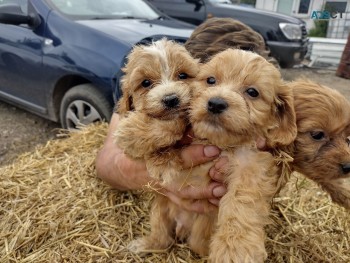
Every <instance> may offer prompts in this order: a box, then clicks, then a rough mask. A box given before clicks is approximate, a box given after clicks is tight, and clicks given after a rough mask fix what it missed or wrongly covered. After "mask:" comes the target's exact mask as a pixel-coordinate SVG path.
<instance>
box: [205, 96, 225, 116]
mask: <svg viewBox="0 0 350 263" xmlns="http://www.w3.org/2000/svg"><path fill="white" fill-rule="evenodd" d="M227 107H228V104H227V102H226V101H225V100H223V99H221V98H211V99H210V100H209V101H208V111H210V112H211V113H214V114H220V113H222V112H223V111H225V110H226V109H227Z"/></svg>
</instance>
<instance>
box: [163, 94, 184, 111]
mask: <svg viewBox="0 0 350 263" xmlns="http://www.w3.org/2000/svg"><path fill="white" fill-rule="evenodd" d="M162 102H163V104H164V105H165V107H167V108H176V107H178V106H179V104H180V100H179V98H178V97H177V95H176V94H170V95H166V96H165V97H164V98H163V99H162Z"/></svg>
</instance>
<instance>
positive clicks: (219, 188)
mask: <svg viewBox="0 0 350 263" xmlns="http://www.w3.org/2000/svg"><path fill="white" fill-rule="evenodd" d="M224 194H226V187H224V186H217V187H215V188H214V189H213V195H214V196H215V197H222V196H224Z"/></svg>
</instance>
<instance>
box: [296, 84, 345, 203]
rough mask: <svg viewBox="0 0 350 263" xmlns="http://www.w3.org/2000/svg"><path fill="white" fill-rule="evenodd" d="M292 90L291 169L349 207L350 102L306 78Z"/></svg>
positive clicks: (335, 92)
mask: <svg viewBox="0 0 350 263" xmlns="http://www.w3.org/2000/svg"><path fill="white" fill-rule="evenodd" d="M289 85H290V86H291V88H292V89H293V94H294V107H295V111H296V118H297V127H298V135H297V138H296V140H295V141H294V143H293V144H292V145H291V149H290V154H291V155H292V156H293V157H294V161H293V163H292V169H293V170H295V171H298V172H299V173H301V174H304V175H305V176H307V177H308V178H310V179H312V180H314V181H315V182H317V183H318V184H319V185H320V186H321V187H322V188H323V189H324V190H325V191H327V192H328V193H329V194H330V196H331V198H332V200H333V201H334V202H336V203H338V204H340V205H342V206H344V207H345V208H348V209H350V181H349V180H347V179H346V178H348V177H350V147H349V143H350V103H349V101H348V100H346V99H345V97H344V96H343V95H341V94H340V93H339V92H338V91H336V90H333V89H330V88H328V87H325V86H321V85H318V84H316V83H313V82H311V81H307V80H298V81H294V82H292V83H290V84H289Z"/></svg>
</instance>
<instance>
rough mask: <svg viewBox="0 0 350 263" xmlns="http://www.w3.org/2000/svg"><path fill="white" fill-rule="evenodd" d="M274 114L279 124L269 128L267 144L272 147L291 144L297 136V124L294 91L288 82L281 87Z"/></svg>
mask: <svg viewBox="0 0 350 263" xmlns="http://www.w3.org/2000/svg"><path fill="white" fill-rule="evenodd" d="M274 114H275V117H276V119H277V124H278V125H277V126H276V127H275V128H273V129H271V130H269V132H268V138H267V144H268V145H269V146H270V147H274V146H277V145H278V146H283V145H288V144H291V143H292V142H293V141H294V140H295V137H296V136H297V125H296V116H295V111H294V99H293V92H292V89H291V87H289V86H288V85H287V84H283V85H281V86H280V87H279V92H278V94H277V99H276V100H275V113H274Z"/></svg>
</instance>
